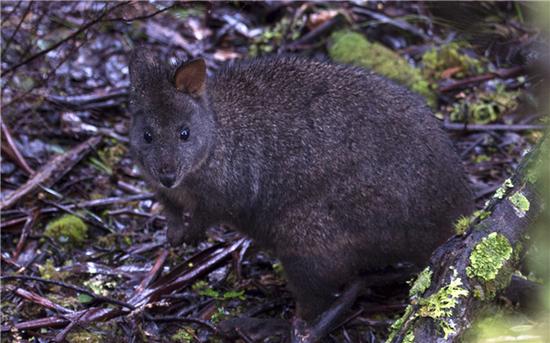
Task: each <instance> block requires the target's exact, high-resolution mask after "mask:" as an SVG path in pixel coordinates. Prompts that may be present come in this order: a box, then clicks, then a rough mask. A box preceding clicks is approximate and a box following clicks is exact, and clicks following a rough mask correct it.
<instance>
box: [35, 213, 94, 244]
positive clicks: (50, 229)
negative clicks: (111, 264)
mask: <svg viewBox="0 0 550 343" xmlns="http://www.w3.org/2000/svg"><path fill="white" fill-rule="evenodd" d="M87 234H88V226H87V225H86V223H84V221H83V220H82V219H80V218H78V217H77V216H75V215H72V214H67V215H64V216H62V217H60V218H58V219H55V220H54V221H51V222H50V223H49V224H48V225H47V226H46V230H45V231H44V235H45V236H46V237H50V238H52V239H54V240H56V241H58V242H59V243H63V244H68V245H81V244H82V243H84V241H85V240H86V237H87Z"/></svg>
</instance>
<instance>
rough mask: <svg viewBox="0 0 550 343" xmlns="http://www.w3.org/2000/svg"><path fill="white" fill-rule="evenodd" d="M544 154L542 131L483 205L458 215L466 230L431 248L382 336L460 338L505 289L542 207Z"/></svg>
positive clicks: (546, 141)
mask: <svg viewBox="0 0 550 343" xmlns="http://www.w3.org/2000/svg"><path fill="white" fill-rule="evenodd" d="M549 156H550V138H549V135H546V136H545V138H543V140H541V142H540V143H539V144H538V146H537V148H536V149H534V150H533V151H532V152H531V153H529V154H528V155H527V156H526V157H525V158H524V161H523V162H522V164H521V165H520V167H519V168H518V171H517V172H516V174H515V176H514V177H513V178H512V179H511V180H507V181H506V182H505V183H504V184H503V186H502V187H501V188H500V189H499V190H497V191H496V192H495V195H494V196H493V198H492V199H491V200H490V201H489V202H488V204H487V205H486V207H485V209H484V210H482V211H478V212H477V217H475V218H473V219H469V220H468V219H465V222H464V221H463V224H464V223H465V226H466V227H468V229H467V230H466V232H465V233H464V234H463V235H456V236H454V237H453V238H451V239H450V240H449V241H447V242H446V243H445V244H443V245H442V246H440V247H439V248H438V249H437V250H436V251H435V252H434V254H433V255H432V258H431V260H430V265H429V266H428V267H427V268H426V269H425V270H424V271H423V272H422V273H421V274H420V275H419V277H418V279H417V281H416V282H415V283H414V284H413V287H412V288H411V294H410V303H409V306H408V307H407V309H406V311H405V314H404V315H403V316H402V317H401V318H400V319H398V320H397V321H396V322H395V323H394V325H393V326H392V330H391V332H390V336H389V337H388V340H387V342H391V343H396V342H407V343H410V342H422V343H429V342H437V343H440V342H459V341H460V337H461V336H462V335H463V334H464V332H465V331H466V330H467V329H468V328H469V327H470V326H471V324H472V321H473V320H474V319H475V316H476V314H477V313H478V312H479V310H480V309H481V308H482V307H483V305H484V304H487V303H488V302H490V301H491V300H493V299H494V298H495V297H496V295H497V294H499V292H501V291H503V290H504V289H506V287H507V286H508V285H509V284H510V281H511V279H512V273H513V272H514V271H515V270H516V269H517V268H518V267H519V264H520V262H521V259H522V256H523V254H524V253H525V251H526V250H527V247H528V244H529V236H528V229H529V227H530V226H532V224H533V223H534V222H535V221H537V219H538V218H540V215H541V213H542V210H543V208H544V204H543V202H544V198H543V191H542V190H543V189H544V186H545V182H548V178H549V173H548V163H549V162H550V161H549Z"/></svg>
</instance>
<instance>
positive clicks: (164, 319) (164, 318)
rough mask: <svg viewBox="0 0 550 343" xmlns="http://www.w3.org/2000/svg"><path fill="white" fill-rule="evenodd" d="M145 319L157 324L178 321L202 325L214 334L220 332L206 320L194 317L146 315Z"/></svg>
mask: <svg viewBox="0 0 550 343" xmlns="http://www.w3.org/2000/svg"><path fill="white" fill-rule="evenodd" d="M145 317H146V318H147V319H148V320H151V321H155V322H172V321H177V322H184V323H185V322H187V323H195V324H199V325H202V326H204V327H206V328H208V329H209V330H210V331H212V332H214V333H218V332H219V330H218V329H217V328H216V327H215V326H214V325H212V324H210V323H209V322H207V321H206V320H202V319H199V318H193V317H181V316H162V317H153V316H149V315H145Z"/></svg>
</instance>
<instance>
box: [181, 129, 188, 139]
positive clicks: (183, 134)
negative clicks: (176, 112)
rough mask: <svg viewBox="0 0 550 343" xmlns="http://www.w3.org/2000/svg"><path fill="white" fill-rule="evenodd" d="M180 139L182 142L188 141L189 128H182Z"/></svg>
mask: <svg viewBox="0 0 550 343" xmlns="http://www.w3.org/2000/svg"><path fill="white" fill-rule="evenodd" d="M180 139H181V140H182V141H186V140H188V139H189V128H188V127H184V128H183V129H181V130H180Z"/></svg>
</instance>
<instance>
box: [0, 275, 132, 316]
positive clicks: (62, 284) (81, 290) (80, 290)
mask: <svg viewBox="0 0 550 343" xmlns="http://www.w3.org/2000/svg"><path fill="white" fill-rule="evenodd" d="M0 280H2V281H5V280H27V281H29V280H30V281H37V282H42V283H48V284H52V285H56V286H60V287H64V288H69V289H72V290H74V291H76V292H78V293H83V294H86V295H89V296H90V297H92V298H93V299H94V300H96V301H98V302H104V303H110V304H115V305H119V306H122V307H125V308H128V309H130V310H134V309H135V307H134V306H132V305H131V304H128V303H125V302H124V301H119V300H116V299H113V298H109V297H106V296H103V295H98V294H96V293H94V292H93V291H90V290H88V289H86V288H82V287H79V286H75V285H71V284H68V283H65V282H62V281H56V280H48V279H43V278H40V277H36V276H28V275H6V276H0Z"/></svg>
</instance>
